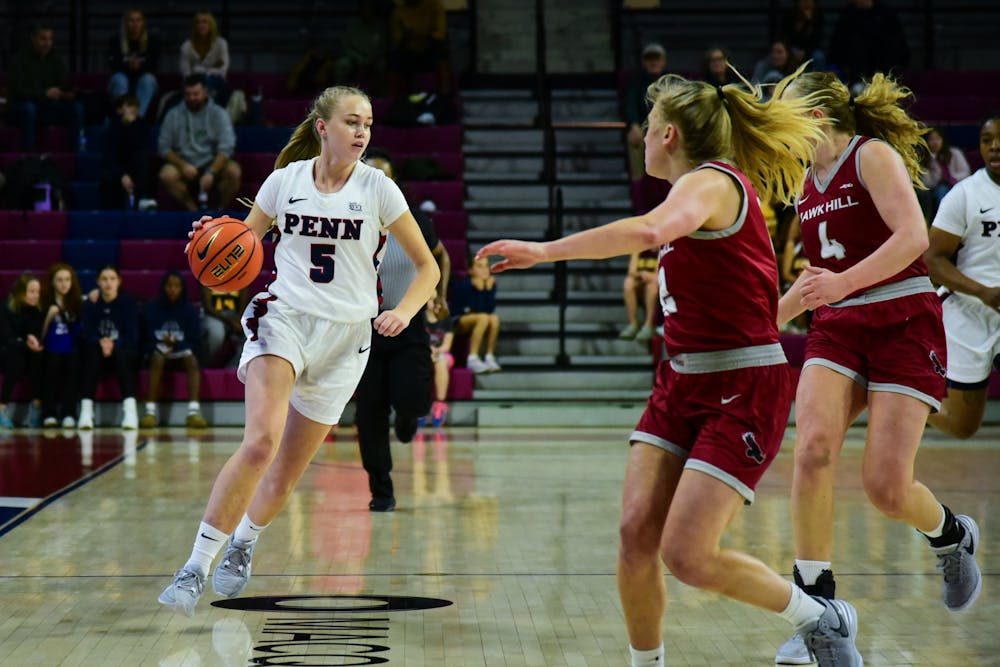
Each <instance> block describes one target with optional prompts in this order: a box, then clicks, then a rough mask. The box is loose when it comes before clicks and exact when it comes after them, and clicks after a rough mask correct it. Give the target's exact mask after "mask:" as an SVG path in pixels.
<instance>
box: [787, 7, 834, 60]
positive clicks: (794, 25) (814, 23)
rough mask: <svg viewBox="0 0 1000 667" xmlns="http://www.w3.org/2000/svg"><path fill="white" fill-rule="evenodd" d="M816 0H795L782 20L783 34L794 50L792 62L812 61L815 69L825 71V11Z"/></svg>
mask: <svg viewBox="0 0 1000 667" xmlns="http://www.w3.org/2000/svg"><path fill="white" fill-rule="evenodd" d="M818 5H819V3H818V2H817V1H816V0H794V1H793V2H792V6H791V7H789V8H788V10H786V11H785V14H784V16H783V17H782V19H781V34H782V35H784V37H785V40H786V41H787V43H788V46H789V47H790V48H791V50H792V60H794V61H795V62H799V63H801V62H805V61H806V60H811V61H812V65H811V66H810V67H812V68H813V69H823V67H824V66H825V65H826V54H825V53H823V50H822V46H823V10H822V9H821V8H820V7H819V6H818Z"/></svg>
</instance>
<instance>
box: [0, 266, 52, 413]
mask: <svg viewBox="0 0 1000 667" xmlns="http://www.w3.org/2000/svg"><path fill="white" fill-rule="evenodd" d="M3 318H4V321H5V323H6V326H5V327H4V329H5V331H4V334H5V335H4V338H5V340H4V359H3V389H2V396H0V428H14V420H13V415H12V414H11V411H10V410H9V409H8V408H9V405H10V399H11V396H13V394H14V388H15V387H16V386H17V383H18V382H20V381H21V380H22V379H23V380H27V384H28V396H29V399H28V400H29V404H28V416H27V417H26V418H25V420H24V421H23V422H22V423H21V426H24V427H26V428H38V427H39V426H41V425H42V400H41V396H42V395H41V390H42V342H41V341H42V324H43V322H44V319H45V318H44V316H43V315H42V309H41V283H40V282H39V281H38V278H36V277H35V276H33V275H32V274H30V273H22V274H21V275H20V276H19V277H18V279H17V280H16V281H15V282H14V286H13V287H12V288H11V290H10V296H9V297H8V298H7V303H6V304H4V309H3Z"/></svg>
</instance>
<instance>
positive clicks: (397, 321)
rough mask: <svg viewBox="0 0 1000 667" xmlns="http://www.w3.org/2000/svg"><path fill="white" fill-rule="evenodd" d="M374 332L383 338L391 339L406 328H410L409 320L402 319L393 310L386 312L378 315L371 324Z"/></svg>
mask: <svg viewBox="0 0 1000 667" xmlns="http://www.w3.org/2000/svg"><path fill="white" fill-rule="evenodd" d="M372 326H373V327H375V331H377V332H379V333H380V334H382V335H383V336H388V337H389V338H392V337H393V336H398V335H399V334H400V332H401V331H402V330H403V329H405V328H406V327H408V326H410V320H409V319H403V318H402V317H401V316H400V315H399V313H397V312H396V311H395V310H386V311H383V312H381V313H379V316H378V317H376V318H375V321H374V322H372Z"/></svg>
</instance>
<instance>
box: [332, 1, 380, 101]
mask: <svg viewBox="0 0 1000 667" xmlns="http://www.w3.org/2000/svg"><path fill="white" fill-rule="evenodd" d="M386 28H387V21H386V18H385V16H384V15H383V13H382V6H381V5H380V4H379V3H377V2H371V0H360V1H359V2H358V11H357V14H356V15H355V16H353V17H351V18H350V19H348V20H347V24H346V25H345V26H344V33H343V36H342V37H341V44H340V55H339V56H337V57H336V58H335V59H334V61H333V79H334V81H335V82H336V83H337V84H340V85H358V84H359V83H361V82H364V83H366V84H367V83H369V82H370V83H371V84H373V85H374V86H375V87H376V88H378V85H379V83H380V82H381V80H382V78H383V77H384V76H385V60H386V53H387V52H388V43H389V35H388V30H387V29H386Z"/></svg>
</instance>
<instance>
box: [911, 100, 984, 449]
mask: <svg viewBox="0 0 1000 667" xmlns="http://www.w3.org/2000/svg"><path fill="white" fill-rule="evenodd" d="M979 154H980V155H981V156H982V158H983V162H984V163H985V166H984V167H983V168H982V169H979V170H977V171H976V173H975V174H973V175H972V176H970V177H969V178H966V179H964V180H962V181H959V182H958V183H957V184H956V185H955V187H954V188H953V189H952V190H951V192H949V193H948V195H947V196H946V197H945V198H944V200H943V201H942V202H941V207H940V208H939V209H938V212H937V216H936V217H935V218H934V224H933V225H932V226H931V230H930V245H929V247H928V249H927V252H925V253H924V260H925V261H926V262H927V268H928V270H929V271H930V274H931V278H933V279H934V281H935V282H937V283H939V284H940V285H943V286H944V287H946V288H947V289H949V290H950V291H951V295H950V296H949V297H948V298H947V299H945V300H944V302H943V303H942V304H941V308H942V311H943V316H942V320H943V322H944V333H945V339H946V342H947V350H948V364H947V365H948V370H947V373H948V374H947V379H948V392H947V394H946V395H945V398H944V400H943V401H941V409H940V410H939V411H938V412H937V413H936V414H932V415H930V417H928V419H927V422H928V423H929V424H930V425H931V426H934V427H935V428H938V429H941V430H942V431H944V432H945V433H949V434H951V435H953V436H955V437H957V438H971V437H972V436H973V435H975V434H976V432H977V431H978V430H979V427H980V426H981V425H982V423H983V412H984V410H985V408H986V398H987V393H988V389H989V383H990V374H991V372H992V371H993V370H994V369H995V368H997V360H998V357H1000V252H998V251H997V232H996V228H997V220H998V219H1000V112H997V113H993V114H992V115H991V116H988V117H987V119H986V121H985V122H984V123H983V124H982V126H981V127H980V130H979ZM959 248H961V252H959ZM956 255H957V257H956Z"/></svg>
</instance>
